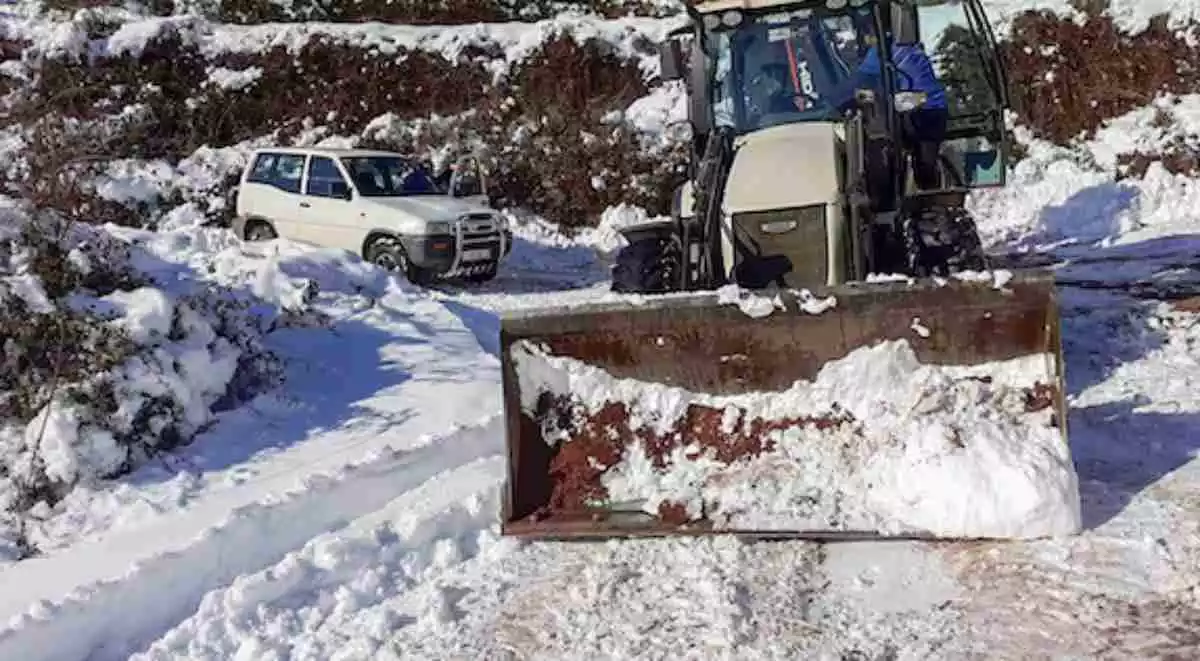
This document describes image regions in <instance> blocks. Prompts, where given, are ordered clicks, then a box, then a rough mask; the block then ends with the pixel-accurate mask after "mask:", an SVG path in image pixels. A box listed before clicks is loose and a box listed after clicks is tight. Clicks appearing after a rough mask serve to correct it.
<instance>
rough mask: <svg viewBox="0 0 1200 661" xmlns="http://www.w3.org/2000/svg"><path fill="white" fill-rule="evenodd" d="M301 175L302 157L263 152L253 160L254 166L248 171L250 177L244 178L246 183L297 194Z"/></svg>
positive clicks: (302, 170)
mask: <svg viewBox="0 0 1200 661" xmlns="http://www.w3.org/2000/svg"><path fill="white" fill-rule="evenodd" d="M303 174H304V157H303V156H300V155H297V154H272V153H270V152H265V153H262V154H259V155H258V158H256V159H254V166H253V167H252V168H251V169H250V176H248V177H246V181H247V182H250V183H255V184H266V185H268V186H274V187H276V188H279V189H282V190H285V191H287V192H289V193H299V192H300V178H301V177H302V176H303Z"/></svg>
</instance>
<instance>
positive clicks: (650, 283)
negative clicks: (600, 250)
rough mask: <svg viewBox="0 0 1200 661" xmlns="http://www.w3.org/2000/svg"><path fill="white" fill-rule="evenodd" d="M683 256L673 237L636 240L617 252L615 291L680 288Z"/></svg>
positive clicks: (624, 292)
mask: <svg viewBox="0 0 1200 661" xmlns="http://www.w3.org/2000/svg"><path fill="white" fill-rule="evenodd" d="M681 257H682V255H681V254H680V251H679V247H678V242H677V241H676V240H675V239H674V237H670V236H660V237H650V238H646V239H640V240H638V241H634V242H633V243H630V244H629V245H627V246H625V247H624V248H622V249H621V250H620V251H619V252H618V253H617V260H616V264H614V265H613V269H612V291H614V292H618V293H623V294H661V293H664V292H669V291H674V290H676V289H678V283H679V265H680V262H681Z"/></svg>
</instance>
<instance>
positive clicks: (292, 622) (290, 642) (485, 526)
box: [131, 456, 514, 661]
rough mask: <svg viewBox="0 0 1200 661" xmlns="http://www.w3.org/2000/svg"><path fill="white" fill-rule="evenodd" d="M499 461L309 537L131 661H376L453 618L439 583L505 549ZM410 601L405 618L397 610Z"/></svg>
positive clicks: (463, 470) (212, 598)
mask: <svg viewBox="0 0 1200 661" xmlns="http://www.w3.org/2000/svg"><path fill="white" fill-rule="evenodd" d="M503 474H504V458H503V457H502V456H491V457H485V458H483V459H478V460H476V461H474V462H471V463H469V464H467V465H465V466H462V467H459V468H456V469H454V470H452V471H450V472H447V473H442V474H439V475H438V477H437V479H436V480H429V481H428V482H426V483H425V484H423V485H421V486H420V487H418V488H417V489H415V490H413V491H411V492H408V493H406V494H404V495H403V496H401V497H400V498H398V499H396V500H395V501H393V502H392V503H391V504H389V505H388V506H387V507H386V508H384V509H383V510H381V511H379V512H376V513H374V514H372V515H370V516H368V517H364V518H363V519H361V520H359V521H357V522H355V524H354V525H352V526H350V527H349V528H348V529H346V530H342V531H339V532H336V533H328V534H324V535H321V536H319V537H316V538H314V539H313V540H311V541H310V542H308V543H307V544H305V545H304V547H303V548H301V549H299V550H297V551H294V552H291V553H288V554H287V556H286V557H284V558H283V559H282V560H281V561H280V562H279V563H277V564H275V565H274V566H272V567H269V568H267V569H264V570H262V571H259V572H256V573H254V574H249V575H246V576H242V577H239V578H238V579H236V580H235V581H233V583H232V584H231V585H230V586H229V587H227V588H223V589H220V590H216V591H214V592H212V593H209V594H208V595H206V596H205V597H204V599H203V601H202V602H201V604H200V607H199V608H198V609H197V611H196V612H195V613H194V614H193V615H192V616H190V617H189V618H188V619H186V620H184V621H183V622H181V623H180V624H179V625H178V626H176V627H175V628H173V629H172V630H171V631H169V632H167V633H166V634H164V635H163V637H162V638H160V639H159V640H157V641H155V642H154V643H153V644H152V645H150V646H149V648H148V649H146V650H145V651H144V652H143V653H141V654H136V655H134V656H133V657H131V658H132V659H133V660H137V661H158V660H164V661H165V660H166V659H172V660H179V659H264V658H272V659H276V658H312V659H331V658H337V659H351V658H353V659H375V658H380V655H384V656H386V652H385V651H384V650H382V649H381V648H382V646H383V645H384V644H385V642H386V641H388V640H389V639H390V638H391V637H392V636H393V634H394V631H395V629H397V628H403V627H405V626H408V625H410V624H413V623H415V622H416V621H435V622H436V621H442V620H447V619H453V618H454V616H455V612H456V610H457V608H456V604H455V602H456V600H457V599H458V598H459V593H458V591H457V590H456V589H454V588H453V587H451V586H446V585H443V580H444V577H445V576H446V575H448V574H451V573H454V572H455V571H456V568H458V567H459V566H461V565H462V564H463V563H469V562H470V561H472V560H474V559H475V558H477V557H478V556H481V555H482V556H485V557H487V556H491V555H494V554H497V553H499V554H504V553H506V552H507V550H508V549H510V548H511V547H512V546H513V545H514V543H513V541H512V540H500V539H499V537H498V534H497V530H496V522H497V519H496V512H497V511H498V509H499V503H500V498H499V495H500V489H499V486H500V484H501V481H502V479H503ZM413 596H416V597H418V599H419V602H420V603H419V604H418V606H417V609H416V611H415V612H405V611H406V610H407V609H403V608H402V606H403V604H405V603H408V602H411V597H413Z"/></svg>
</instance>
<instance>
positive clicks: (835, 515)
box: [513, 341, 1081, 538]
mask: <svg viewBox="0 0 1200 661" xmlns="http://www.w3.org/2000/svg"><path fill="white" fill-rule="evenodd" d="M513 358H514V361H515V362H516V366H517V376H518V380H519V388H520V394H521V401H522V407H523V409H524V410H525V412H526V413H527V414H529V415H534V416H538V415H539V413H538V406H539V398H540V397H541V396H542V394H543V393H550V394H552V395H555V396H558V397H567V398H568V401H570V402H571V404H570V406H573V407H576V408H575V409H574V410H576V411H577V415H579V416H584V417H585V418H586V417H587V416H589V415H590V416H595V415H596V414H598V413H600V412H601V411H602V410H604V409H606V407H609V406H610V405H612V404H613V403H623V404H624V405H625V406H627V407H629V415H630V419H629V422H628V429H629V430H630V431H632V432H633V433H634V434H637V435H638V438H639V439H641V438H645V437H644V436H642V435H643V434H649V435H651V436H650V438H653V439H656V440H654V441H650V440H645V441H643V440H633V441H632V442H631V444H630V445H629V446H628V447H627V448H625V449H624V450H622V451H621V452H622V453H621V455H620V459H619V460H618V461H617V463H615V464H611V463H610V464H609V465H607V466H600V467H599V469H600V470H601V471H603V472H602V481H603V486H604V488H605V490H606V491H607V494H608V497H609V498H610V499H611V501H612V502H618V503H623V502H639V503H641V504H642V505H641V509H643V510H644V511H646V512H648V513H651V514H659V513H660V512H661V511H662V510H661V507H664V506H666V507H676V506H683V507H685V508H686V510H687V514H688V515H689V518H698V517H699V516H700V515H701V514H705V515H707V517H708V518H709V519H711V520H713V522H714V523H715V524H716V525H718V526H720V527H732V528H738V529H754V530H780V529H790V530H805V529H827V528H831V527H832V528H835V529H840V530H882V531H885V532H889V533H893V534H901V533H918V534H920V533H925V532H928V533H933V534H936V535H941V536H951V537H954V536H962V537H1025V538H1030V537H1042V536H1053V535H1066V534H1071V533H1074V532H1077V531H1078V530H1079V527H1080V525H1081V524H1080V511H1079V496H1078V487H1077V483H1076V482H1077V479H1076V476H1075V470H1074V466H1073V465H1072V464H1071V460H1070V456H1069V452H1068V449H1067V447H1066V444H1065V443H1064V441H1063V437H1062V432H1061V430H1060V429H1059V428H1058V427H1057V426H1056V425H1055V424H1054V423H1053V422H1052V419H1053V415H1054V407H1053V406H1052V405H1051V403H1050V402H1049V401H1047V402H1046V404H1045V405H1044V406H1040V407H1038V406H1033V405H1031V403H1030V402H1031V401H1033V400H1032V399H1031V398H1033V399H1036V398H1037V397H1038V395H1036V394H1035V393H1038V392H1040V390H1039V389H1038V388H1037V387H1036V383H1037V382H1039V381H1040V382H1041V383H1052V382H1053V381H1052V372H1051V371H1050V366H1051V365H1052V364H1053V358H1052V357H1051V356H1049V355H1033V356H1029V357H1026V358H1022V359H1018V360H1014V361H1011V362H1008V363H1000V364H991V365H982V366H975V367H971V368H964V367H954V368H945V367H932V366H926V365H922V364H920V363H919V362H918V361H917V359H916V356H915V354H914V353H913V350H912V348H911V346H910V345H909V344H908V343H907V342H906V341H900V342H889V343H884V344H881V345H878V346H875V347H869V348H861V349H858V350H856V351H855V352H853V353H851V354H850V355H849V356H847V357H846V358H845V359H843V360H840V361H835V362H831V363H829V364H827V365H826V366H825V367H824V368H823V369H822V371H821V372H820V374H819V375H818V376H817V378H816V379H815V380H814V381H813V382H811V383H808V382H798V383H796V384H795V385H794V386H793V387H792V388H791V389H789V390H787V391H785V392H782V393H773V394H760V395H744V396H730V397H715V396H709V395H702V394H696V393H691V392H687V391H685V390H682V389H679V388H674V387H669V386H665V385H660V384H649V383H643V382H639V381H634V380H629V379H615V378H613V377H611V376H609V375H608V374H607V373H605V372H603V371H602V370H600V369H597V368H593V367H590V366H587V365H584V364H582V363H579V362H577V361H574V360H573V359H567V358H561V357H553V356H549V355H546V354H544V353H542V352H541V351H540V350H538V349H535V348H532V347H529V346H526V345H524V344H520V345H517V346H515V347H514V349H513ZM986 377H990V378H991V380H990V382H987V383H985V382H984V381H985V380H987V379H986ZM697 407H703V408H704V409H705V410H711V411H722V412H723V417H722V419H721V426H722V428H723V429H722V431H723V433H724V434H732V435H733V437H734V438H736V439H738V440H737V441H736V442H734V446H736V447H740V448H742V451H740V452H735V454H733V455H730V454H728V453H727V452H726V451H727V450H730V447H733V446H729V445H724V444H718V445H713V444H710V443H709V442H708V441H706V440H704V438H701V436H699V435H695V436H693V435H692V433H693V432H696V431H697V430H698V429H699V427H697V426H696V425H699V424H703V423H700V422H698V420H699V418H698V417H694V416H697V411H698V408H697ZM551 418H552V416H551ZM551 418H547V419H545V420H544V421H543V424H544V426H545V427H544V428H545V431H546V437H547V441H548V442H551V443H558V442H565V443H571V442H574V440H573V431H572V428H570V425H568V428H564V427H562V426H560V425H559V423H558V422H556V421H555V420H553V419H551ZM685 420H686V421H687V422H684V421H685ZM581 423H583V420H576V421H575V424H581ZM584 424H599V423H597V422H595V420H594V419H593V422H591V423H584ZM681 424H682V425H683V426H682V427H681V426H680V425H681ZM684 429H690V430H692V432H683V431H681V430H684ZM613 433H617V434H619V433H620V432H619V431H617V428H613ZM685 433H686V434H688V435H687V437H686V438H684V437H680V436H678V435H679V434H685ZM671 438H676V439H680V438H682V442H684V443H688V444H687V445H682V444H680V443H679V442H676V443H672V442H671V441H669V440H664V439H671ZM651 442H653V447H652V448H651V446H649V445H645V444H644V443H651ZM718 443H721V442H719V441H718ZM664 447H665V448H668V452H667V455H665V456H664V455H663V454H661V451H662V450H663V448H664ZM599 461H600V463H601V464H604V463H605V462H604V460H599Z"/></svg>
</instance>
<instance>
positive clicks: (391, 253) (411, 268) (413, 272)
mask: <svg viewBox="0 0 1200 661" xmlns="http://www.w3.org/2000/svg"><path fill="white" fill-rule="evenodd" d="M366 258H367V261H368V262H371V263H372V264H374V265H375V266H378V267H380V268H382V269H383V270H385V271H389V272H392V273H397V272H398V273H401V274H403V275H404V277H405V278H406V279H407V280H408V281H409V282H411V283H413V284H415V285H428V284H430V283H432V282H433V279H434V277H433V273H432V272H431V271H429V270H428V269H423V268H421V267H419V266H415V265H413V263H412V262H410V261H408V254H407V253H405V252H404V247H403V246H401V245H400V242H399V241H397V240H395V239H393V238H391V237H388V236H382V237H379V238H377V239H375V240H373V241H371V245H369V246H368V247H367V254H366Z"/></svg>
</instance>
